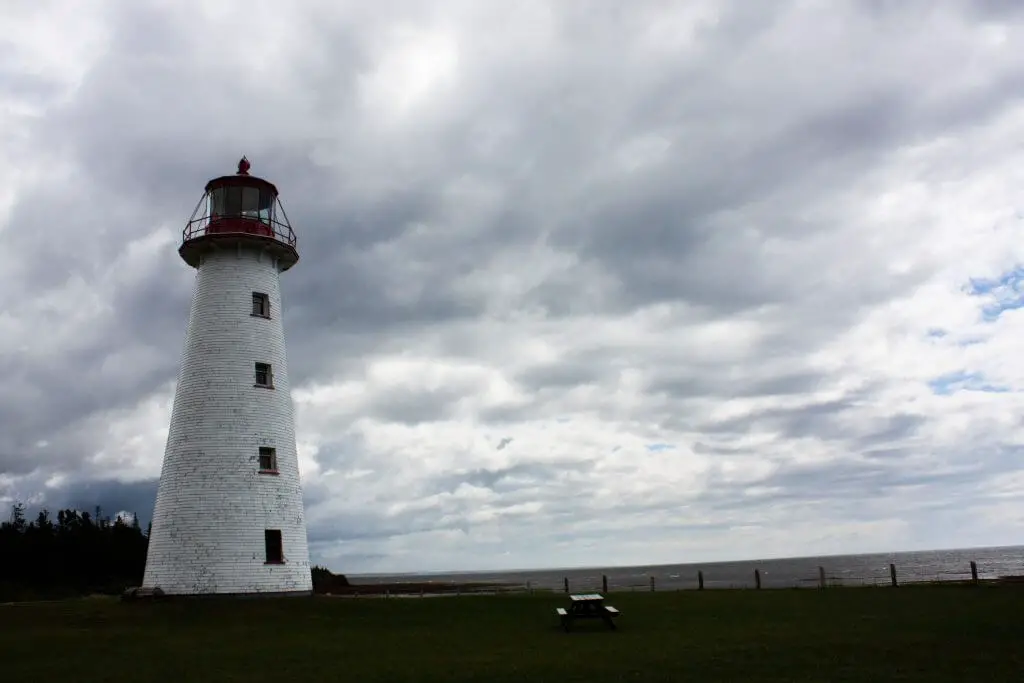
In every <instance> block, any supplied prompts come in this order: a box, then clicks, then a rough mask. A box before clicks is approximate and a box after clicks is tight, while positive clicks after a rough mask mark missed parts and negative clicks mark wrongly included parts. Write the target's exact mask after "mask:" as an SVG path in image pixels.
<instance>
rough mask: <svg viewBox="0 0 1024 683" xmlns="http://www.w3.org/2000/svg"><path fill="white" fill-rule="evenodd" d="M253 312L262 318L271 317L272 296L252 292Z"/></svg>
mask: <svg viewBox="0 0 1024 683" xmlns="http://www.w3.org/2000/svg"><path fill="white" fill-rule="evenodd" d="M252 314H253V315H255V316H259V317H260V318H269V317H270V297H269V296H267V295H266V294H263V293H262V292H253V293H252Z"/></svg>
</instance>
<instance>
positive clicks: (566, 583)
mask: <svg viewBox="0 0 1024 683" xmlns="http://www.w3.org/2000/svg"><path fill="white" fill-rule="evenodd" d="M562 582H563V583H564V584H565V592H566V593H568V592H569V577H568V576H566V577H563V579H562Z"/></svg>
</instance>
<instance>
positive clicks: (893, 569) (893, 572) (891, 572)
mask: <svg viewBox="0 0 1024 683" xmlns="http://www.w3.org/2000/svg"><path fill="white" fill-rule="evenodd" d="M889 578H890V579H892V587H893V588H899V585H900V584H899V583H897V581H896V565H895V564H894V563H892V562H890V563H889Z"/></svg>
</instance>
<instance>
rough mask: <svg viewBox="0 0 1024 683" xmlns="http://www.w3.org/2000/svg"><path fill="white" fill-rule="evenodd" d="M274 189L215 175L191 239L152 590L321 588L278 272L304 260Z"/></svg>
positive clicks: (185, 245)
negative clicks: (191, 275)
mask: <svg viewBox="0 0 1024 683" xmlns="http://www.w3.org/2000/svg"><path fill="white" fill-rule="evenodd" d="M295 243H296V240H295V233H294V232H292V229H291V226H290V225H289V224H288V218H287V215H286V214H285V212H284V208H283V207H282V206H281V203H280V201H279V200H278V195H277V188H276V187H274V185H273V184H271V183H269V182H267V181H266V180H263V179H261V178H257V177H255V176H251V175H249V162H248V161H247V160H246V159H245V157H243V158H242V160H241V161H240V162H239V164H238V172H237V173H236V174H235V175H227V176H222V177H220V178H215V179H213V180H211V181H210V182H208V183H207V184H206V192H205V194H204V195H203V198H202V199H201V200H200V202H199V205H198V206H197V207H196V210H195V212H194V213H193V214H192V218H191V220H189V222H188V224H187V225H186V227H185V230H184V232H183V234H182V244H181V247H180V248H179V250H178V253H179V254H180V255H181V258H182V259H184V261H185V262H186V263H187V264H188V265H190V266H192V267H193V268H195V269H196V284H195V292H194V294H193V297H192V310H191V313H190V314H189V320H188V333H187V335H186V337H185V349H184V353H183V354H182V358H181V369H180V371H179V374H178V384H177V390H176V393H175V395H174V405H173V408H172V412H171V425H170V431H169V433H168V435H167V447H166V450H165V452H164V461H163V469H162V471H161V472H160V486H159V489H158V491H157V497H156V507H155V509H154V512H153V526H152V531H151V532H150V537H149V552H148V556H147V558H146V572H145V576H144V578H143V582H142V590H143V591H146V592H150V591H153V592H155V590H156V589H160V590H161V591H163V592H164V593H165V594H168V595H183V594H190V595H202V594H251V593H266V594H296V595H309V594H310V593H311V592H312V589H313V586H312V578H311V574H310V566H309V550H308V546H307V540H306V523H305V519H304V515H303V506H302V489H301V485H300V481H299V464H298V457H297V455H296V449H295V419H294V409H293V405H292V398H291V391H290V387H289V384H288V366H287V362H286V358H285V339H284V328H283V326H282V324H281V323H282V315H281V314H282V307H281V288H280V279H279V275H280V273H281V272H283V271H285V270H288V269H289V268H291V267H292V266H294V265H295V263H296V262H297V261H298V259H299V254H298V252H297V251H296V249H295Z"/></svg>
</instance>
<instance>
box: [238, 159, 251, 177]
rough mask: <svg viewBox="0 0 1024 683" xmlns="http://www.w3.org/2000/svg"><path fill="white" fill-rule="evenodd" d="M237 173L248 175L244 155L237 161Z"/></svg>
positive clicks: (247, 161) (246, 160) (246, 161)
mask: <svg viewBox="0 0 1024 683" xmlns="http://www.w3.org/2000/svg"><path fill="white" fill-rule="evenodd" d="M238 175H249V160H248V159H246V158H245V157H244V156H243V157H242V160H241V161H239V162H238Z"/></svg>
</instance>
